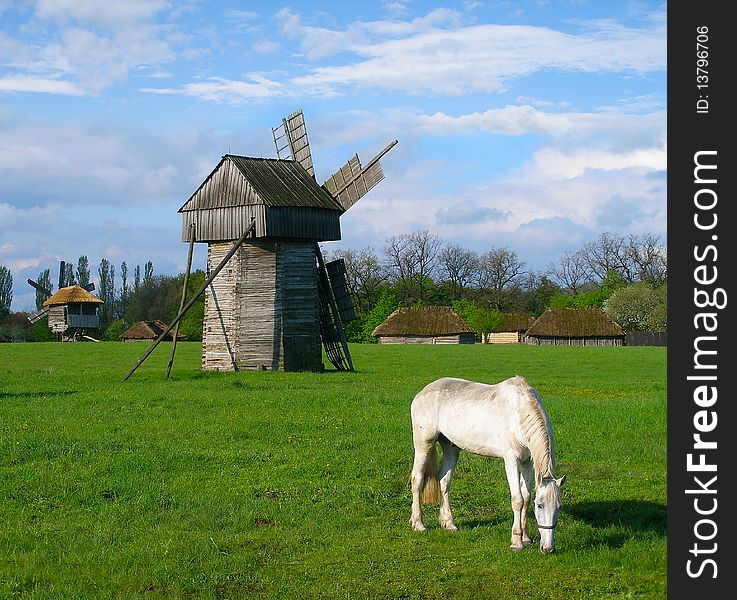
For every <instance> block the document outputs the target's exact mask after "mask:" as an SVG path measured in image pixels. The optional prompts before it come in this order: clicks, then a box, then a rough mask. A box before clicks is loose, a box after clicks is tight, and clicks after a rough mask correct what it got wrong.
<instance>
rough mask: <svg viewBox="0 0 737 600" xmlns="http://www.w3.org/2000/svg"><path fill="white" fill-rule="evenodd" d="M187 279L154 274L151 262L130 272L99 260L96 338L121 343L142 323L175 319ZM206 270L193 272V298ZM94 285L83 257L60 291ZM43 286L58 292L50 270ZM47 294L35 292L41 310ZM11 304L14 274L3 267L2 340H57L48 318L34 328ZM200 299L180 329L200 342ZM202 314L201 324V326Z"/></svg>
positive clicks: (64, 275)
mask: <svg viewBox="0 0 737 600" xmlns="http://www.w3.org/2000/svg"><path fill="white" fill-rule="evenodd" d="M183 279H184V275H179V276H169V275H155V274H154V266H153V262H152V261H147V262H146V263H145V264H144V265H143V268H141V266H140V265H135V266H134V267H133V268H132V271H131V269H129V267H128V264H127V262H126V261H123V262H121V263H120V264H119V265H118V268H117V269H116V265H114V264H113V263H112V262H111V261H110V260H108V259H107V258H103V259H101V260H100V263H99V265H98V268H97V282H98V283H97V285H96V286H95V290H94V291H93V292H92V293H93V294H94V295H96V296H98V297H99V298H100V299H101V300H103V304H101V305H100V307H99V315H100V327H99V329H98V331H97V332H96V334H95V335H96V336H97V337H100V338H102V339H106V340H117V339H119V336H120V334H121V333H122V332H123V331H125V330H126V329H127V328H128V327H130V325H132V324H133V323H136V322H138V321H150V320H162V321H165V322H166V321H167V319H169V320H173V319H174V317H175V316H176V314H177V311H178V308H179V301H180V297H181V293H182V285H183ZM204 279H205V275H204V273H203V272H202V271H195V272H194V273H192V274H190V280H189V286H188V287H189V293H190V294H193V293H194V292H195V291H196V289H197V287H195V286H200V285H202V283H203V282H204ZM91 281H92V272H91V268H90V262H89V259H88V257H87V256H85V255H82V256H80V257H79V259H78V260H77V263H76V267H75V265H74V264H73V263H71V262H69V263H65V264H64V269H63V271H62V272H61V273H60V279H59V280H58V281H57V283H60V284H61V286H60V287H67V286H70V285H79V286H81V287H85V286H88V285H89V284H90V282H91ZM36 283H37V284H38V286H39V287H41V288H43V289H46V290H50V291H52V293H53V291H54V281H53V280H52V275H51V270H50V269H44V270H42V271H41V272H40V273H39V274H38V277H37V278H36ZM47 297H48V296H47V295H46V294H45V293H44V292H43V291H41V290H39V289H36V295H35V306H36V310H41V308H42V307H43V303H44V301H45V300H46V299H47ZM12 302H13V276H12V273H11V272H10V270H9V269H8V268H7V267H5V266H2V265H0V336H3V337H2V338H0V339H3V338H4V339H8V340H17V341H50V340H53V339H55V337H54V336H53V334H52V333H51V332H50V330H49V329H48V320H47V319H46V318H43V319H41V320H40V321H38V322H36V323H35V324H31V323H30V321H29V320H28V317H29V313H27V312H17V313H12V312H11V310H10V307H11V305H12ZM203 302H204V300H203V299H201V300H200V302H199V303H196V304H195V305H194V306H193V307H192V309H190V311H189V313H188V315H187V317H186V318H185V319H184V320H183V321H182V323H181V325H180V331H181V332H182V334H184V335H187V336H188V338H189V339H195V340H196V339H202V325H201V321H202V313H203V305H202V304H203ZM198 314H199V322H198Z"/></svg>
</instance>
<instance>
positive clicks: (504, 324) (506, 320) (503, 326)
mask: <svg viewBox="0 0 737 600" xmlns="http://www.w3.org/2000/svg"><path fill="white" fill-rule="evenodd" d="M534 322H535V317H533V316H532V315H531V314H528V313H502V320H501V322H500V323H499V326H498V327H496V328H494V333H500V332H502V331H522V332H524V331H527V330H528V329H529V328H530V326H531V325H532V324H533V323H534Z"/></svg>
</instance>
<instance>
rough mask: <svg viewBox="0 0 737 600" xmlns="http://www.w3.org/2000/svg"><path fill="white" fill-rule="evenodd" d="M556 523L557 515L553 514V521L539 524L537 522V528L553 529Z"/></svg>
mask: <svg viewBox="0 0 737 600" xmlns="http://www.w3.org/2000/svg"><path fill="white" fill-rule="evenodd" d="M557 524H558V515H555V520H554V521H553V524H552V525H540V524H539V523H538V525H537V528H538V529H555V526H556V525H557Z"/></svg>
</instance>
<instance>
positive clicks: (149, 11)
mask: <svg viewBox="0 0 737 600" xmlns="http://www.w3.org/2000/svg"><path fill="white" fill-rule="evenodd" d="M170 6H171V3H170V2H167V1H165V0H126V1H125V2H110V1H109V0H84V1H83V2H80V1H79V0H36V7H35V11H34V14H35V15H36V17H38V18H40V19H51V20H53V21H56V22H57V23H59V24H62V25H64V24H67V23H68V22H70V21H79V22H80V23H85V24H89V25H93V26H97V27H104V28H113V29H114V28H117V27H121V26H124V27H127V26H129V25H131V24H136V23H140V22H141V21H147V20H150V19H152V18H153V17H155V16H156V15H157V14H158V13H159V12H160V11H162V10H163V9H165V8H168V7H170Z"/></svg>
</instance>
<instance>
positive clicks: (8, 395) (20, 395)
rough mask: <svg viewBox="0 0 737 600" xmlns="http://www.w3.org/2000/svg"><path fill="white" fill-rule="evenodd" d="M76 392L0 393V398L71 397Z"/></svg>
mask: <svg viewBox="0 0 737 600" xmlns="http://www.w3.org/2000/svg"><path fill="white" fill-rule="evenodd" d="M78 393H79V391H78V390H49V391H45V392H18V393H13V392H0V398H49V397H55V396H73V395H74V394H78Z"/></svg>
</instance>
